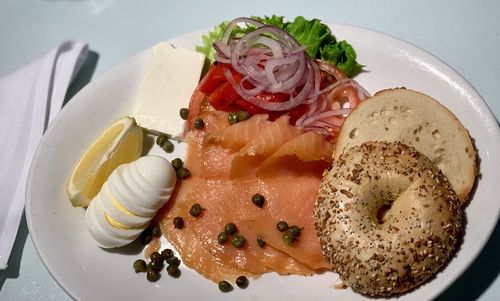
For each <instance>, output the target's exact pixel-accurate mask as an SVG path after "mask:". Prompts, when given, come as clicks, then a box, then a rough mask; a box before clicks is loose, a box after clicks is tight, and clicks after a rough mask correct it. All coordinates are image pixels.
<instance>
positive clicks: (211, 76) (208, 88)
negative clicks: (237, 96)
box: [198, 64, 226, 94]
mask: <svg viewBox="0 0 500 301" xmlns="http://www.w3.org/2000/svg"><path fill="white" fill-rule="evenodd" d="M223 65H224V64H212V66H210V68H209V69H208V72H207V74H205V76H204V77H203V79H202V80H201V82H200V84H199V85H198V89H199V90H200V91H201V92H203V93H206V94H210V93H212V92H213V91H215V89H217V88H218V87H219V86H220V85H221V84H222V83H224V82H226V76H225V75H224V68H223V67H224V66H223Z"/></svg>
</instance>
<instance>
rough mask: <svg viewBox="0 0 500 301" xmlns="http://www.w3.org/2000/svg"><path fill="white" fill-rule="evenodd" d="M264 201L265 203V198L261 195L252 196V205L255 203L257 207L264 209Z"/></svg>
mask: <svg viewBox="0 0 500 301" xmlns="http://www.w3.org/2000/svg"><path fill="white" fill-rule="evenodd" d="M264 201H265V198H264V196H263V195H262V194H260V193H256V194H254V195H253V196H252V203H254V204H255V206H257V207H259V208H262V206H264Z"/></svg>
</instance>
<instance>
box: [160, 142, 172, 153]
mask: <svg viewBox="0 0 500 301" xmlns="http://www.w3.org/2000/svg"><path fill="white" fill-rule="evenodd" d="M161 148H162V149H163V150H164V151H165V152H167V153H171V152H173V151H174V148H175V147H174V144H173V143H172V141H170V140H167V141H165V143H163V145H162V146H161Z"/></svg>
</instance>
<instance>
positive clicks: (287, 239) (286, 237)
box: [283, 233, 295, 246]
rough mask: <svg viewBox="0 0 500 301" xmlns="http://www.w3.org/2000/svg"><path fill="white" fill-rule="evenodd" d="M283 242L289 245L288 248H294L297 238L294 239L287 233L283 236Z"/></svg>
mask: <svg viewBox="0 0 500 301" xmlns="http://www.w3.org/2000/svg"><path fill="white" fill-rule="evenodd" d="M283 242H284V243H285V244H286V245H287V246H292V245H293V243H294V242H295V237H293V236H292V235H290V234H289V233H285V234H284V235H283Z"/></svg>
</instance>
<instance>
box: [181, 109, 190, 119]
mask: <svg viewBox="0 0 500 301" xmlns="http://www.w3.org/2000/svg"><path fill="white" fill-rule="evenodd" d="M188 114H189V110H188V109H186V108H181V109H180V110H179V115H180V116H181V118H182V119H184V120H186V119H187V118H188Z"/></svg>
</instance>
